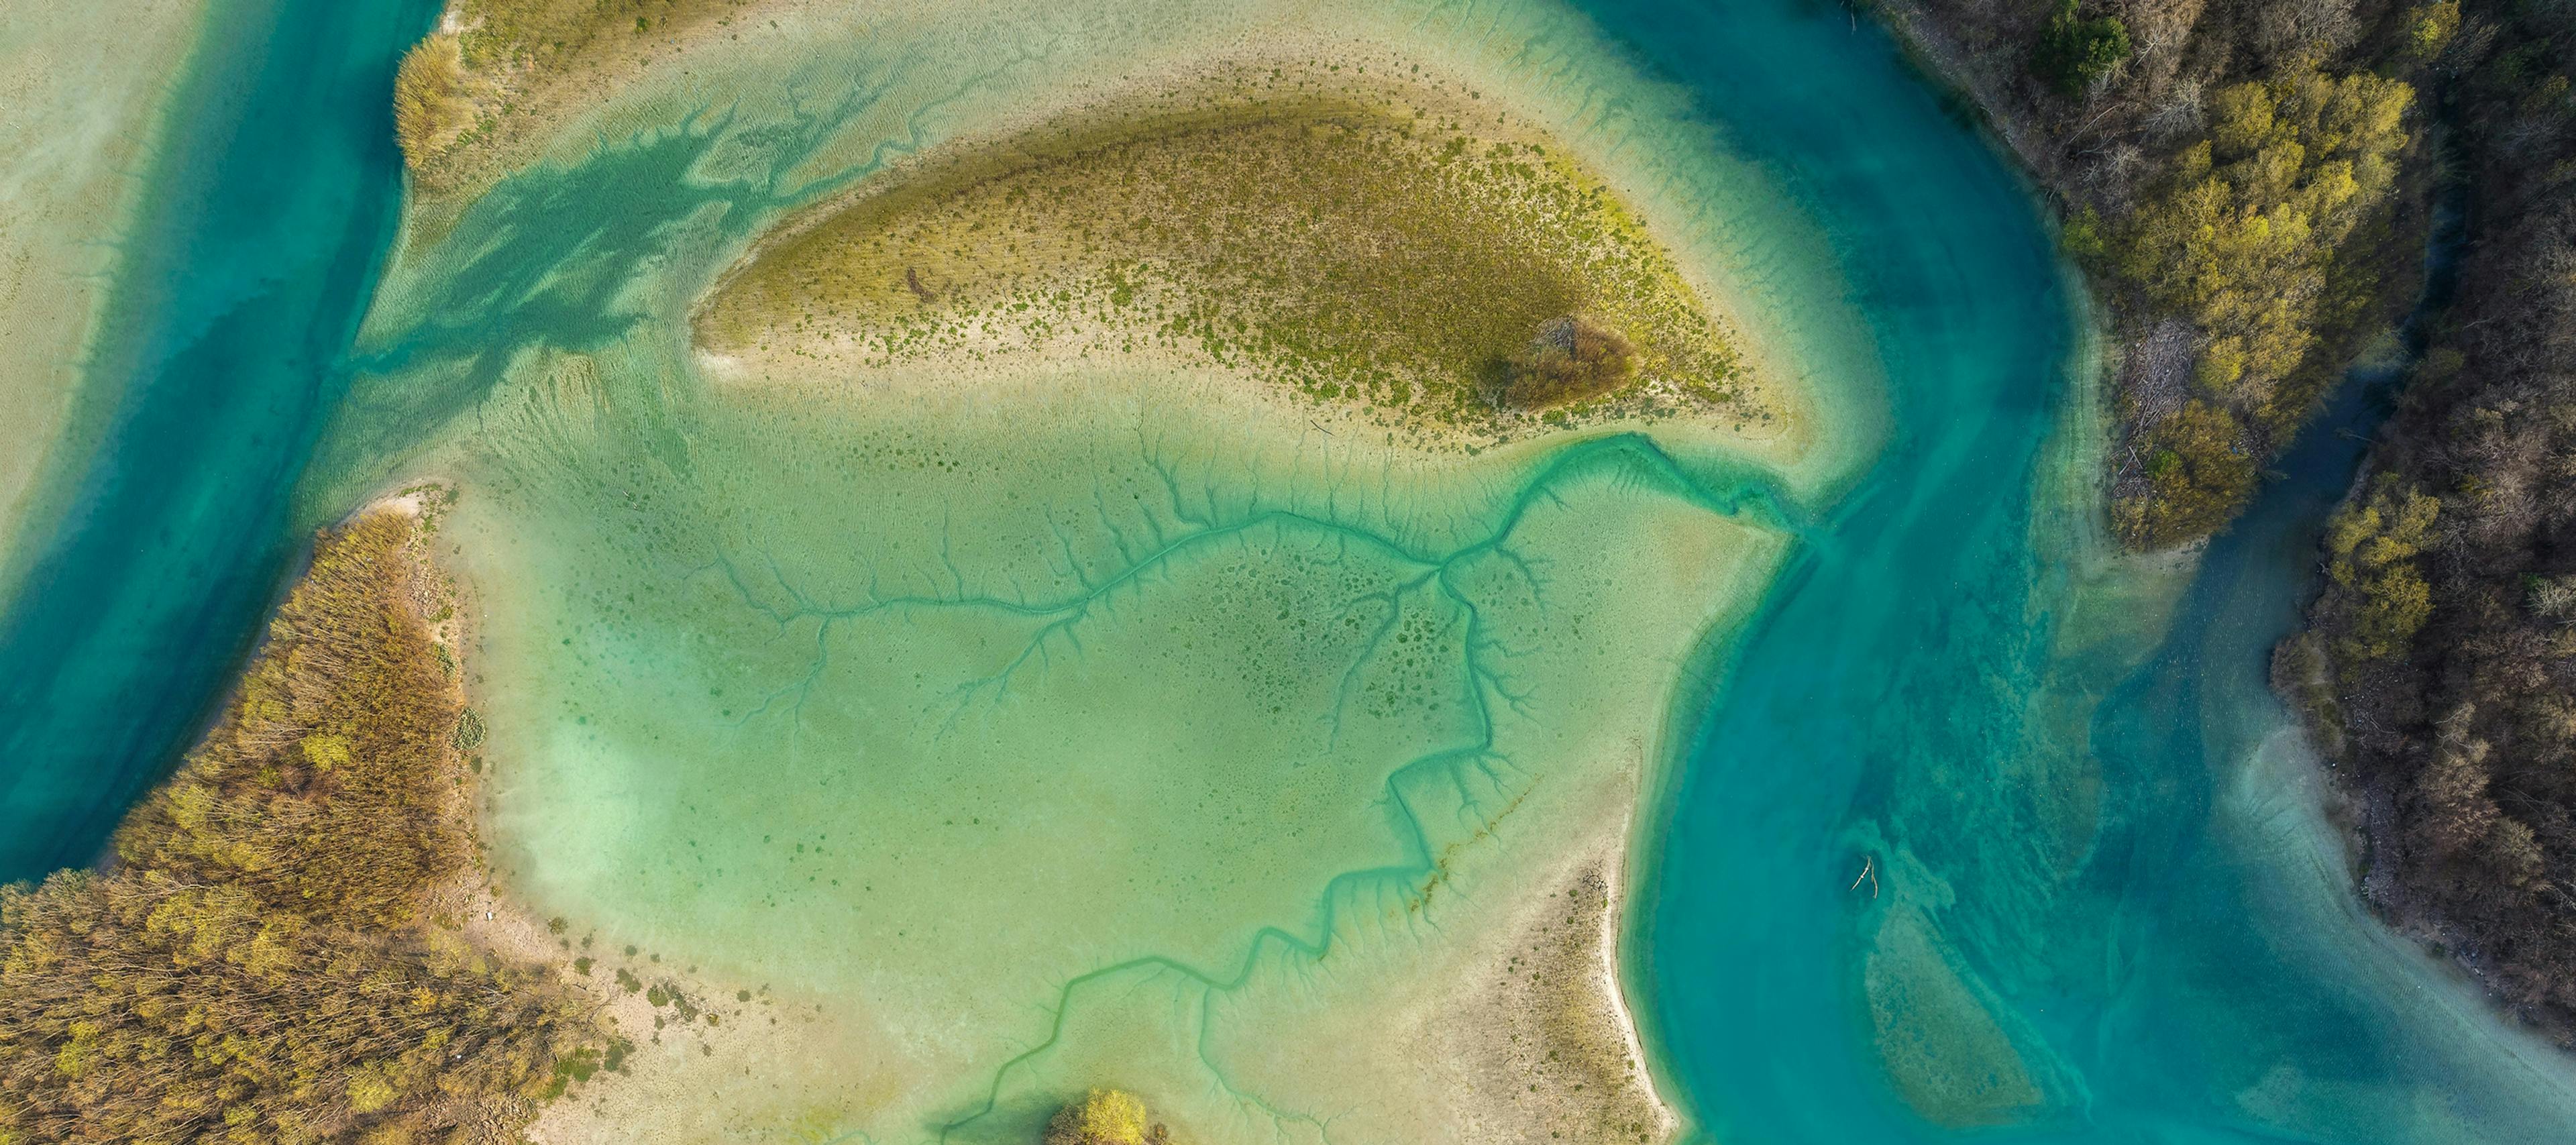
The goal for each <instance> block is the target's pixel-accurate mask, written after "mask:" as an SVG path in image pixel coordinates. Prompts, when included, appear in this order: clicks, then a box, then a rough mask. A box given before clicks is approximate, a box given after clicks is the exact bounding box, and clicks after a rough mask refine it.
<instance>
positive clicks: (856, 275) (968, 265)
mask: <svg viewBox="0 0 2576 1145" xmlns="http://www.w3.org/2000/svg"><path fill="white" fill-rule="evenodd" d="M1265 82H1268V81H1265ZM1492 122H1493V121H1492V119H1491V118H1490V117H1487V118H1486V119H1484V120H1483V121H1482V122H1480V123H1477V124H1470V123H1466V122H1462V121H1461V120H1460V119H1459V118H1457V117H1454V116H1450V115H1444V114H1441V113H1438V112H1430V111H1420V110H1418V109H1412V108H1406V107H1400V106H1397V105H1394V104H1393V103H1392V102H1391V101H1381V102H1376V103H1370V102H1367V101H1365V100H1364V99H1361V98H1359V97H1348V98H1345V97H1342V96H1338V95H1331V94H1323V93H1316V92H1303V93H1297V92H1287V91H1285V90H1284V89H1262V90H1258V91H1255V92H1254V93H1253V94H1252V95H1251V96H1250V97H1249V98H1238V99H1235V100H1233V101H1232V102H1226V101H1222V100H1218V99H1215V98H1213V97H1212V98H1211V99H1210V100H1208V101H1207V102H1205V103H1203V104H1201V105H1199V106H1195V107H1191V108H1186V109H1182V110H1164V111H1159V112H1136V111H1132V110H1130V111H1126V112H1123V113H1121V114H1117V115H1114V116H1099V117H1095V118H1094V119H1093V120H1091V121H1089V122H1087V123H1084V124H1077V125H1074V126H1071V127H1066V126H1058V127H1054V128H1049V129H1046V130H1043V131H1040V132H1037V133H1033V134H1032V135H1030V136H1028V137H1026V138H1023V139H1019V140H1015V141H1013V142H1011V143H1009V144H1006V145H998V146H988V147H983V148H979V149H977V150H975V151H974V152H973V153H971V154H967V155H964V156H960V157H955V158H953V159H952V160H950V161H949V162H947V163H945V164H943V165H940V166H937V167H934V168H931V169H928V170H924V171H921V172H917V173H915V174H913V175H911V176H910V177H908V178H907V179H905V180H904V181H902V182H901V183H900V184H898V185H896V186H893V187H890V188H886V189H883V190H880V191H876V192H874V193H872V194H869V195H868V196H867V197H864V198H861V199H859V200H857V201H855V202H851V203H848V204H845V205H841V206H838V207H837V208H834V209H831V210H830V211H828V212H827V213H826V214H825V215H824V216H823V217H821V218H818V219H816V220H813V221H811V222H810V223H808V224H807V225H805V226H804V227H803V228H802V229H801V230H796V231H793V232H791V233H790V235H789V236H788V237H787V238H785V239H783V240H781V241H779V242H776V243H774V244H772V245H770V246H769V247H768V248H767V249H765V250H764V251H762V252H760V253H759V254H758V255H757V256H756V257H755V258H754V260H753V261H752V262H751V263H750V264H749V265H748V266H747V267H746V268H744V270H743V271H742V272H741V273H739V274H737V275H736V276H735V277H734V278H733V279H732V280H731V281H730V282H729V284H728V285H727V287H726V288H725V289H724V290H722V291H721V292H720V293H719V294H718V295H717V297H715V298H714V299H712V300H711V301H710V302H709V304H708V306H707V308H706V309H705V311H704V312H703V313H702V315H701V318H700V321H699V337H700V339H701V341H702V343H704V344H706V345H709V346H711V347H714V348H718V349H727V348H772V349H779V350H785V351H789V352H799V351H798V350H797V348H798V347H800V346H804V345H810V344H814V343H817V342H820V343H825V344H831V343H832V342H833V341H834V340H835V339H844V340H843V341H840V342H839V345H840V346H841V347H842V348H843V349H844V350H851V349H854V350H855V352H856V353H857V354H858V355H859V356H861V357H862V358H864V359H866V360H868V361H870V362H872V363H879V364H884V363H897V362H902V361H906V360H912V359H916V358H919V357H922V356H925V355H930V354H956V353H959V352H964V353H969V354H975V353H982V352H985V351H988V350H996V349H1009V348H1014V347H1018V348H1029V347H1034V346H1038V345H1053V346H1057V347H1059V348H1063V347H1066V346H1067V345H1068V344H1070V346H1071V347H1072V348H1077V349H1080V350H1082V351H1084V352H1088V351H1089V350H1091V349H1101V350H1105V351H1128V350H1162V351H1180V352H1183V353H1184V355H1185V356H1189V357H1194V358H1197V359H1201V360H1205V361H1210V362H1213V363H1217V364H1223V365H1232V366H1241V367H1246V368H1249V369H1251V370H1253V371H1255V372H1257V373H1259V374H1261V375H1263V376H1265V377H1268V378H1271V379H1273V380H1275V381H1277V382H1280V383H1282V384H1285V385H1290V386H1294V387H1296V388H1297V389H1298V390H1299V391H1301V392H1303V393H1304V394H1306V395H1308V396H1310V397H1312V398H1315V399H1318V400H1337V399H1338V400H1346V401H1358V402H1364V403H1366V404H1368V405H1371V406H1373V407H1376V408H1378V409H1380V410H1383V411H1389V412H1400V413H1402V414H1405V415H1411V416H1417V417H1425V418H1430V419H1436V420H1441V421H1448V422H1462V421H1482V420H1487V419H1491V418H1494V417H1496V416H1497V413H1496V405H1497V401H1498V399H1499V398H1501V397H1503V396H1504V395H1505V394H1506V393H1507V392H1518V391H1516V390H1513V389H1512V388H1511V387H1508V386H1507V385H1506V383H1507V381H1508V380H1509V378H1510V375H1511V374H1512V363H1513V362H1514V360H1515V359H1516V358H1518V357H1521V356H1523V355H1524V354H1526V353H1527V352H1528V350H1529V348H1530V346H1531V345H1532V342H1533V339H1534V338H1536V337H1537V336H1538V335H1539V334H1540V332H1541V330H1542V328H1543V327H1545V326H1546V325H1547V324H1548V323H1550V322H1551V321H1554V320H1558V319H1562V318H1564V317H1567V316H1569V315H1572V314H1574V313H1577V312H1580V313H1582V314H1584V315H1585V316H1586V321H1587V322H1588V323H1592V324H1594V325H1593V327H1592V328H1593V329H1595V330H1596V332H1597V333H1600V334H1602V335H1603V336H1605V337H1607V338H1609V339H1611V340H1614V341H1615V342H1616V343H1617V344H1618V345H1620V346H1621V347H1623V348H1625V347H1633V353H1632V354H1623V355H1622V356H1621V358H1622V362H1623V365H1621V367H1620V368H1619V369H1618V370H1617V371H1614V373H1615V375H1616V377H1615V380H1614V385H1613V386H1610V387H1569V388H1565V389H1563V390H1561V391H1551V392H1550V395H1551V396H1550V400H1556V399H1557V398H1579V397H1586V396H1591V394H1592V393H1593V392H1597V391H1598V390H1599V389H1602V388H1618V386H1617V385H1616V384H1615V383H1617V382H1626V381H1627V380H1628V379H1629V378H1630V377H1631V376H1633V377H1634V379H1635V380H1636V382H1637V383H1638V385H1635V386H1629V387H1627V388H1626V392H1627V393H1628V394H1629V395H1630V396H1631V397H1632V398H1633V399H1635V400H1637V401H1641V402H1659V403H1664V404H1668V405H1675V406H1680V405H1690V406H1697V407H1700V408H1717V407H1720V406H1725V405H1729V404H1731V403H1740V402H1742V398H1741V397H1740V379H1739V367H1738V365H1737V359H1736V355H1735V352H1734V350H1733V348H1732V347H1731V346H1730V345H1729V344H1728V342H1727V340H1726V338H1725V336H1724V334H1723V332H1722V330H1721V329H1720V327H1719V326H1718V324H1717V323H1716V322H1715V321H1714V320H1713V319H1712V318H1711V317H1710V316H1709V314H1708V312H1707V310H1706V309H1705V308H1704V307H1703V306H1702V305H1701V304H1700V302H1699V300H1698V298H1697V296H1696V295H1695V293H1694V292H1693V291H1692V290H1691V289H1690V288H1689V287H1688V286H1687V285H1686V284H1685V283H1684V282H1683V281H1682V279H1681V277H1680V275H1679V273H1678V271H1677V270H1676V269H1675V267H1674V265H1673V263H1672V260H1671V258H1670V256H1669V255H1667V254H1666V253H1665V252H1664V251H1663V250H1661V249H1660V248H1659V247H1658V246H1657V245H1656V244H1655V243H1654V242H1653V241H1652V240H1651V239H1649V238H1647V237H1646V235H1645V233H1644V231H1643V229H1642V228H1641V227H1640V225H1639V224H1638V222H1637V221H1636V219H1635V218H1634V217H1633V216H1632V215H1631V214H1630V213H1629V212H1628V211H1627V210H1626V209H1625V208H1624V207H1622V206H1621V205H1620V204H1619V203H1618V201H1617V200H1616V199H1615V198H1614V197H1613V196H1612V195H1611V194H1610V192H1609V191H1608V189H1607V188H1606V187H1604V186H1603V185H1602V184H1601V183H1600V182H1599V181H1598V180H1596V179H1593V178H1591V177H1590V176H1588V175H1587V174H1585V173H1584V172H1582V171H1580V170H1579V169H1577V168H1576V167H1575V166H1574V165H1573V164H1572V163H1571V162H1569V161H1568V160H1567V159H1566V158H1565V157H1564V156H1563V155H1562V154H1561V153H1560V152H1559V151H1557V150H1555V149H1553V148H1551V147H1549V146H1547V145H1546V144H1545V143H1544V142H1541V141H1536V140H1534V139H1532V138H1530V137H1526V136H1521V137H1516V138H1501V137H1499V135H1500V133H1499V132H1496V131H1495V130H1494V129H1493V127H1492V126H1491V125H1492ZM1605 376H1608V375H1605ZM1596 380H1597V379H1596ZM1541 389H1544V387H1533V388H1531V389H1530V390H1529V392H1531V393H1539V392H1540V391H1541ZM1540 404H1543V403H1540ZM1736 408H1737V409H1738V410H1739V412H1740V411H1741V410H1742V408H1743V406H1742V405H1737V406H1736Z"/></svg>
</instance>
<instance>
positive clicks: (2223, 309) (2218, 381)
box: [2127, 72, 2413, 423]
mask: <svg viewBox="0 0 2576 1145" xmlns="http://www.w3.org/2000/svg"><path fill="white" fill-rule="evenodd" d="M2412 97H2413V92H2412V91H2411V89H2409V88H2408V87H2407V86H2406V85H2405V84H2403V83H2399V82H2397V81H2395V80H2387V79H2381V78H2379V77H2377V76H2373V75H2370V74H2368V73H2356V74H2353V75H2348V76H2345V77H2343V78H2342V79H2333V78H2330V77H2328V76H2326V75H2324V74H2323V73H2319V72H2309V73H2306V74H2304V75H2301V76H2298V77H2295V78H2292V79H2288V80H2282V81H2278V82H2275V83H2269V84H2239V85H2237V86H2235V87H2231V88H2227V89H2225V90H2223V91H2221V92H2219V93H2218V97H2217V99H2216V100H2215V101H2213V106H2212V108H2211V111H2212V113H2213V116H2214V119H2215V122H2214V123H2213V124H2212V128H2211V133H2210V137H2209V138H2208V139H2206V140H2204V141H2202V142H2201V143H2199V144H2197V145H2195V146H2194V147H2192V148H2191V149H2190V150H2188V151H2186V152H2184V154H2183V155H2182V156H2181V157H2180V158H2179V159H2178V160H2177V161H2176V162H2175V165H2174V171H2173V176H2172V178H2171V181H2170V182H2169V184H2168V185H2167V186H2166V188H2165V190H2164V193H2163V194H2162V195H2160V196H2159V197H2158V198H2157V199H2156V200H2155V201H2154V202H2152V203H2150V204H2149V205H2148V206H2147V207H2146V209H2145V210H2143V211H2141V212H2140V214H2139V217H2138V221H2137V225H2136V227H2135V228H2134V229H2133V230H2132V232H2131V234H2130V236H2129V239H2130V241H2129V249H2128V252H2127V257H2128V271H2129V273H2130V275H2131V276H2132V277H2133V278H2135V279H2136V280H2137V281H2139V282H2140V283H2142V284H2144V285H2145V286H2146V288H2147V290H2148V292H2149V293H2150V294H2151V295H2153V296H2154V298H2155V300H2156V301H2157V302H2159V303H2161V304H2163V305H2165V306H2168V307H2171V308H2172V309H2174V310H2177V311H2179V312H2181V313H2183V314H2186V315H2188V316H2190V317H2191V319H2192V320H2193V321H2194V322H2195V323H2196V324H2197V325H2199V327H2200V329H2201V331H2202V332H2203V333H2204V334H2206V335H2207V336H2208V338H2209V344H2208V348H2207V351H2206V353H2205V355H2204V357H2203V362H2204V365H2203V368H2202V370H2201V376H2200V378H2199V381H2200V384H2201V385H2202V386H2203V387H2204V389H2205V390H2206V391H2207V393H2208V396H2211V397H2225V398H2227V399H2229V401H2230V402H2231V404H2234V405H2236V406H2239V407H2241V408H2243V409H2245V410H2246V411H2247V412H2249V413H2251V414H2253V415H2255V416H2256V417H2258V418H2260V419H2262V420H2266V421H2271V420H2279V419H2280V418H2282V417H2283V416H2284V415H2286V419H2287V422H2291V423H2294V422H2295V421H2296V420H2297V418H2298V415H2299V412H2300V411H2297V410H2288V411H2274V410H2272V409H2271V408H2270V407H2271V403H2272V402H2273V400H2274V398H2275V397H2276V389H2277V387H2278V386H2279V385H2280V383H2281V382H2282V381H2284V380H2285V379H2287V378H2288V377H2289V376H2290V373H2291V371H2292V370H2294V369H2296V368H2297V367H2298V365H2299V363H2300V360H2301V359H2302V358H2304V357H2305V356H2306V355H2307V352H2308V349H2309V347H2310V346H2312V345H2313V344H2314V343H2315V341H2316V327H2317V322H2318V318H2319V317H2320V309H2321V307H2323V306H2324V305H2325V304H2326V302H2327V294H2328V288H2329V284H2328V283H2327V281H2326V276H2327V272H2328V270H2329V269H2330V266H2331V263H2332V261H2333V257H2334V251H2335V247H2336V246H2337V245H2338V244H2340V243H2341V242H2343V240H2344V238H2345V237H2346V236H2348V235H2350V234H2351V233H2352V231H2353V228H2354V227H2355V226H2356V225H2357V224H2358V223H2360V222H2361V220H2362V219H2363V217H2364V216H2365V215H2367V214H2368V213H2369V212H2370V211H2372V210H2373V209H2375V208H2377V207H2379V206H2380V205H2382V204H2383V203H2384V202H2386V200H2387V197H2388V193H2389V190H2390V188H2391V187H2392V186H2393V185H2394V183H2395V180H2396V153H2397V151H2398V149H2399V148H2401V147H2402V146H2404V144H2405V133H2404V131H2403V130H2402V127H2401V123H2402V121H2403V118H2404V116H2405V113H2406V106H2407V103H2408V102H2409V101H2410V100H2411V99H2412Z"/></svg>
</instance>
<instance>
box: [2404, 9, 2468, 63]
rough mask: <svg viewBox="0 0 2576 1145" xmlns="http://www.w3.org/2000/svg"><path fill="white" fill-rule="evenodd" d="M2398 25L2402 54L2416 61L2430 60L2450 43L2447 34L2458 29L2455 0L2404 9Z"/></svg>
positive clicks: (2450, 34)
mask: <svg viewBox="0 0 2576 1145" xmlns="http://www.w3.org/2000/svg"><path fill="white" fill-rule="evenodd" d="M2403 19H2404V23H2402V24H2401V25H2399V27H2400V28H2401V34H2402V35H2403V36H2404V37H2405V41H2404V43H2405V50H2406V54H2407V55H2408V56H2409V57H2411V58H2413V59H2415V60H2417V61H2419V62H2423V61H2430V60H2432V59H2433V58H2434V57H2436V56H2439V55H2441V54H2442V49H2444V48H2447V47H2450V46H2451V36H2452V35H2453V34H2455V33H2457V32H2458V31H2459V30H2460V3H2459V0H2437V2H2436V3H2431V4H2418V5H2416V6H2415V7H2413V8H2409V9H2407V10H2406V15H2405V16H2404V18H2403Z"/></svg>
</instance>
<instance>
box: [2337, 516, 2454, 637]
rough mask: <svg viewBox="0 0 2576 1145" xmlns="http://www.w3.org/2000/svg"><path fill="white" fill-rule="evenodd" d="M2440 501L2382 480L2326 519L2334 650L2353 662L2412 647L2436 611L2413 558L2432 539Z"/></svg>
mask: <svg viewBox="0 0 2576 1145" xmlns="http://www.w3.org/2000/svg"><path fill="white" fill-rule="evenodd" d="M2441 512H2442V503H2441V501H2439V500H2437V499H2435V498H2433V497H2428V496H2426V495H2424V494H2422V493H2420V492H2417V491H2415V490H2414V489H2412V488H2402V489H2401V488H2399V487H2398V485H2397V484H2396V483H2395V482H2394V481H2391V480H2387V479H2382V480H2381V481H2380V482H2379V483H2378V484H2376V485H2374V486H2373V487H2372V488H2371V491H2370V496H2369V497H2367V498H2364V499H2358V500H2354V501H2349V502H2346V503H2345V504H2344V506H2343V508H2341V509H2338V510H2336V511H2335V515H2334V517H2333V519H2332V520H2330V521H2328V522H2327V524H2326V554H2327V558H2328V565H2327V573H2328V575H2329V576H2330V577H2331V578H2332V580H2333V586H2332V587H2331V588H2330V589H2328V594H2329V599H2328V601H2327V602H2326V603H2327V606H2328V607H2327V608H2326V609H2324V610H2321V612H2322V613H2324V614H2330V615H2331V616H2332V617H2333V619H2334V620H2335V624H2334V626H2333V631H2334V634H2335V635H2334V640H2335V652H2336V654H2337V656H2338V657H2339V658H2340V659H2341V660H2342V661H2343V662H2344V663H2345V664H2347V665H2350V664H2356V663H2359V662H2361V661H2365V660H2382V659H2386V658H2388V657H2390V656H2394V655H2396V654H2398V653H2399V652H2403V651H2405V649H2406V642H2407V641H2409V640H2412V639H2414V637H2415V632H2416V630H2417V629H2420V628H2422V627H2424V621H2425V620H2427V619H2429V618H2430V617H2431V616H2432V614H2433V604H2432V598H2431V592H2430V589H2429V587H2428V586H2427V585H2426V584H2425V583H2424V576H2423V574H2422V573H2421V572H2419V571H2417V569H2416V567H2415V555H2416V553H2417V552H2419V551H2421V550H2422V549H2423V547H2424V546H2425V545H2426V544H2429V543H2430V542H2431V541H2432V539H2433V522H2434V520H2435V519H2436V518H2438V517H2439V516H2440V515H2441Z"/></svg>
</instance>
